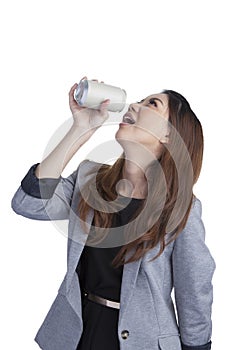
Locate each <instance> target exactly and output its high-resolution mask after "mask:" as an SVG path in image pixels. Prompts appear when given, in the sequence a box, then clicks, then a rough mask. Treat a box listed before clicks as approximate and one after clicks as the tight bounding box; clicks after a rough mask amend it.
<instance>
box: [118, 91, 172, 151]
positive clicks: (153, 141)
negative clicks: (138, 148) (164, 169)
mask: <svg viewBox="0 0 233 350" xmlns="http://www.w3.org/2000/svg"><path fill="white" fill-rule="evenodd" d="M129 118H130V119H131V120H132V119H133V121H134V123H133V124H132V121H130V119H129ZM168 118H169V109H168V96H167V95H166V94H154V95H150V96H148V97H146V98H145V99H143V100H142V101H141V102H136V103H132V104H130V105H129V109H128V112H127V113H126V114H125V115H124V117H123V120H122V123H120V125H119V129H118V131H117V132H116V134H115V137H116V140H117V141H118V142H119V143H120V144H121V145H122V146H123V148H124V149H125V150H127V149H129V148H132V146H133V144H135V142H136V143H138V144H140V145H143V146H145V147H146V148H147V149H148V150H150V151H152V152H153V153H154V154H156V155H158V153H159V150H161V143H167V142H168V137H167V135H168V134H169V129H168ZM127 140H128V141H133V143H132V142H128V143H127Z"/></svg>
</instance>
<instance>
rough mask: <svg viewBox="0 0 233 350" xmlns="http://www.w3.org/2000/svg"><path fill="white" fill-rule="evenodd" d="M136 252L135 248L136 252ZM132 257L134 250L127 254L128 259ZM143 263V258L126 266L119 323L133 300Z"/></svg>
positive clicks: (124, 268) (123, 276)
mask: <svg viewBox="0 0 233 350" xmlns="http://www.w3.org/2000/svg"><path fill="white" fill-rule="evenodd" d="M133 251H135V248H134V250H133ZM131 255H132V250H131V252H130V253H127V254H126V259H128V258H129V256H131ZM141 262H142V257H141V258H140V259H138V260H137V261H133V262H131V263H128V264H125V265H124V267H123V275H122V282H121V296H120V314H119V322H120V321H121V319H122V317H123V314H124V312H125V310H126V307H127V305H128V303H129V301H130V299H131V296H132V294H133V290H134V287H135V283H136V280H137V275H138V272H139V268H140V265H141Z"/></svg>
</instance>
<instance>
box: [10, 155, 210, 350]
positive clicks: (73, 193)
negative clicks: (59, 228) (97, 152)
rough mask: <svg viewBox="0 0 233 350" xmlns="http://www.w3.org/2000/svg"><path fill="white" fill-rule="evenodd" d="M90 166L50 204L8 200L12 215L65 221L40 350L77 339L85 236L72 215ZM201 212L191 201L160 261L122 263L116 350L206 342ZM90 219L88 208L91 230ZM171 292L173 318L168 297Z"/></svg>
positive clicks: (69, 345)
mask: <svg viewBox="0 0 233 350" xmlns="http://www.w3.org/2000/svg"><path fill="white" fill-rule="evenodd" d="M93 166H96V162H93V161H90V160H84V161H83V162H81V163H80V164H79V166H78V168H77V170H76V171H74V172H73V173H72V174H71V175H70V176H69V177H67V178H63V177H61V179H60V181H59V183H58V185H57V186H56V188H55V191H54V193H53V194H52V196H51V198H47V199H40V198H36V197H33V196H32V195H29V194H27V193H26V192H25V191H24V190H23V189H22V186H20V187H19V188H18V190H17V191H16V193H15V195H14V196H13V199H12V208H13V210H14V211H15V212H16V213H17V214H20V215H23V216H25V217H27V218H30V219H36V220H61V219H64V220H65V219H68V220H69V226H68V245H67V272H66V275H65V277H64V280H63V281H62V283H61V285H60V288H59V289H58V293H57V296H56V298H55V300H54V302H53V304H52V305H51V308H50V309H49V311H48V313H47V315H46V317H45V319H44V321H43V323H42V325H41V327H40V328H39V330H38V332H37V334H36V336H35V341H36V342H37V343H38V344H39V346H40V347H41V349H44V350H76V347H77V344H78V342H79V339H80V337H81V333H82V329H83V323H82V308H81V294H80V284H79V277H78V274H77V272H76V267H77V264H78V263H79V259H80V256H81V253H82V250H83V248H84V245H85V242H86V239H87V235H86V234H85V233H84V232H83V230H82V227H81V223H80V219H79V217H78V215H75V214H74V212H75V210H76V208H77V205H78V202H79V199H80V191H79V189H80V188H81V186H83V184H84V183H85V181H86V180H88V178H89V177H88V176H86V171H89V170H90V169H91V168H92V167H93ZM72 209H73V210H72ZM201 213H202V208H201V202H200V200H199V199H197V198H195V199H194V200H193V205H192V209H191V212H190V215H189V218H188V221H187V224H186V227H185V228H184V230H183V231H182V232H181V233H180V235H179V237H178V238H177V239H176V241H175V242H173V243H171V244H169V245H168V246H167V247H166V248H165V251H164V252H163V254H162V255H161V256H160V257H159V258H157V259H155V260H154V261H152V262H148V261H149V260H150V259H151V258H152V257H154V256H155V255H156V253H157V252H158V247H157V246H156V247H155V248H154V249H152V250H151V251H149V252H147V253H146V254H145V255H144V257H143V258H141V259H139V260H138V261H136V262H133V263H129V264H125V265H124V268H123V276H122V286H121V297H120V310H119V321H118V337H119V342H120V349H121V350H144V349H146V350H159V349H160V350H181V341H182V343H184V344H186V345H188V346H198V345H202V344H206V343H207V342H209V341H210V338H211V328H212V323H211V307H212V299H213V287H212V282H211V280H212V276H213V273H214V270H215V262H214V260H213V258H212V256H211V254H210V252H209V250H208V248H207V246H206V245H205V228H204V225H203V222H202V219H201ZM93 214H94V211H93V209H91V210H90V211H89V214H88V219H87V222H88V224H89V225H91V222H92V219H93ZM130 255H131V254H130ZM173 287H174V291H175V302H176V309H177V316H178V320H177V318H176V313H175V310H174V305H173V302H172V298H171V292H172V289H173ZM125 335H126V336H125ZM103 336H104V331H103ZM208 349H209V347H208Z"/></svg>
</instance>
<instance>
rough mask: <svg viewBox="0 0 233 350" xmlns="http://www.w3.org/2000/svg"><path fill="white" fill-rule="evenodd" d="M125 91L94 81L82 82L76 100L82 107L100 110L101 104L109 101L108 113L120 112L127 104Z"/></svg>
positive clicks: (77, 89) (76, 93) (76, 92)
mask: <svg viewBox="0 0 233 350" xmlns="http://www.w3.org/2000/svg"><path fill="white" fill-rule="evenodd" d="M126 96H127V95H126V92H125V90H123V89H121V88H119V87H115V86H112V85H106V84H104V83H98V82H97V81H93V80H87V79H84V80H81V81H80V83H79V84H78V86H77V88H76V89H75V91H74V99H75V100H76V102H77V103H78V104H79V105H80V106H82V107H88V108H92V109H99V107H100V103H101V102H103V101H104V100H107V99H109V100H110V104H109V105H108V111H112V112H120V111H122V110H123V108H124V107H125V103H126Z"/></svg>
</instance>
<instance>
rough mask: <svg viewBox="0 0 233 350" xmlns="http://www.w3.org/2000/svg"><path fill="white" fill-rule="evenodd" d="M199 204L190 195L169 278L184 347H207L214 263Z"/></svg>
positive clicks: (208, 347)
mask: <svg viewBox="0 0 233 350" xmlns="http://www.w3.org/2000/svg"><path fill="white" fill-rule="evenodd" d="M201 215H202V205H201V201H200V200H199V199H198V198H196V197H195V198H194V201H193V204H192V208H191V211H190V215H189V218H188V220H187V223H186V226H185V228H184V229H183V230H182V232H181V233H180V234H179V236H178V237H177V239H176V240H175V243H174V249H173V254H172V264H173V281H174V292H175V301H176V309H177V316H178V324H179V330H180V336H181V341H182V344H183V347H182V349H184V350H189V349H190V350H195V349H200V350H209V349H211V340H210V339H211V334H212V321H211V310H212V302H213V286H212V277H213V273H214V270H215V267H216V266H215V262H214V259H213V257H212V256H211V254H210V252H209V249H208V248H207V246H206V244H205V228H204V224H203V221H202V219H201Z"/></svg>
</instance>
